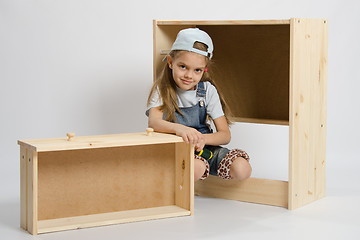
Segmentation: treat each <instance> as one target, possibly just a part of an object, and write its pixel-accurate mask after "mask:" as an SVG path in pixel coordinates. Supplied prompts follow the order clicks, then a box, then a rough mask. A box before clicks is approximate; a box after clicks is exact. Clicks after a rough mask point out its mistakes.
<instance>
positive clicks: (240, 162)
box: [230, 157, 252, 180]
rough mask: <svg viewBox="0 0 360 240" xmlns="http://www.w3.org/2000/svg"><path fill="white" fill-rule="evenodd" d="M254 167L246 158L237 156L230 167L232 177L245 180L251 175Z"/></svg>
mask: <svg viewBox="0 0 360 240" xmlns="http://www.w3.org/2000/svg"><path fill="white" fill-rule="evenodd" d="M251 172H252V168H251V165H250V163H249V162H248V161H247V160H245V159H244V158H242V157H240V158H236V159H235V160H234V161H233V163H232V164H231V167H230V176H231V178H232V179H237V180H245V179H248V178H249V177H250V176H251Z"/></svg>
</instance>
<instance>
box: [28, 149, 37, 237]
mask: <svg viewBox="0 0 360 240" xmlns="http://www.w3.org/2000/svg"><path fill="white" fill-rule="evenodd" d="M26 160H27V161H28V163H27V207H26V209H27V214H26V216H27V230H28V232H30V233H31V234H33V235H37V233H38V232H37V219H38V218H37V182H38V181H37V153H36V152H35V151H30V150H28V154H27V159H26Z"/></svg>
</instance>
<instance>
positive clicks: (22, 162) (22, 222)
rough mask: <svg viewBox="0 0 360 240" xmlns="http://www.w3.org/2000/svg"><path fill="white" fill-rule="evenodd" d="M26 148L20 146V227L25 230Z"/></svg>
mask: <svg viewBox="0 0 360 240" xmlns="http://www.w3.org/2000/svg"><path fill="white" fill-rule="evenodd" d="M26 204H27V149H26V148H25V147H24V146H20V227H21V228H23V229H24V230H27V215H26V213H27V212H26V211H27V209H26V207H27V206H26Z"/></svg>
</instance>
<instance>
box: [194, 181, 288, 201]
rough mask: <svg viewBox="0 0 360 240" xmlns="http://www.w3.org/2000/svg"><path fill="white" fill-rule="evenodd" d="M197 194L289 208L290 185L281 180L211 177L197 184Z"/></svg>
mask: <svg viewBox="0 0 360 240" xmlns="http://www.w3.org/2000/svg"><path fill="white" fill-rule="evenodd" d="M195 193H196V194H197V195H201V196H208V197H217V198H224V199H230V200H238V201H245V202H252V203H261V204H267V205H273V206H281V207H287V206H288V201H287V200H288V183H287V182H285V181H279V180H268V179H259V178H249V179H247V180H244V181H238V180H224V179H221V178H219V177H216V176H212V175H210V176H209V177H208V178H207V179H205V180H203V181H197V182H196V183H195Z"/></svg>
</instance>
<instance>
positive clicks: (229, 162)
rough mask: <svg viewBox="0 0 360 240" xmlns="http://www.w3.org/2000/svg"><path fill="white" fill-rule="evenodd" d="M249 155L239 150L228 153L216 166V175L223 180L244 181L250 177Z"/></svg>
mask: <svg viewBox="0 0 360 240" xmlns="http://www.w3.org/2000/svg"><path fill="white" fill-rule="evenodd" d="M249 160H250V157H249V155H248V154H247V153H246V152H245V151H243V150H240V149H233V150H231V151H229V152H228V153H227V154H226V155H225V157H224V158H223V159H222V160H221V162H220V164H219V166H218V175H219V177H221V178H223V179H237V180H244V179H247V178H249V177H250V175H251V171H252V169H251V166H250V164H249Z"/></svg>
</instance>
